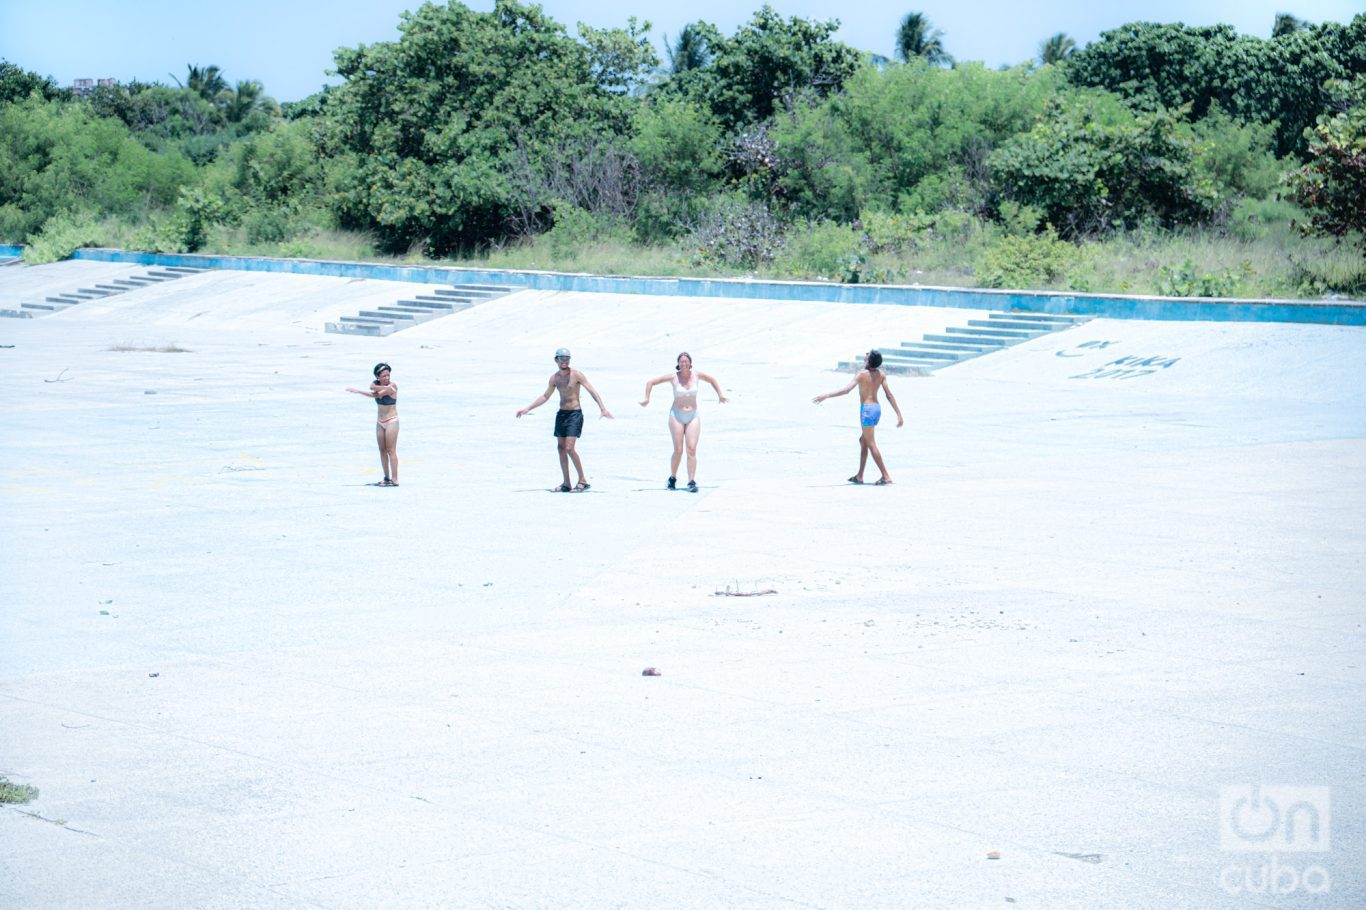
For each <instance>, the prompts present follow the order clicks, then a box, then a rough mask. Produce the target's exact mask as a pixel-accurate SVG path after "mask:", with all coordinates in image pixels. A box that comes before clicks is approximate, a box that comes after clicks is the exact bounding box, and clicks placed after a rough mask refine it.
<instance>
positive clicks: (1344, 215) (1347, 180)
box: [1287, 75, 1366, 256]
mask: <svg viewBox="0 0 1366 910" xmlns="http://www.w3.org/2000/svg"><path fill="white" fill-rule="evenodd" d="M1332 90H1333V91H1334V92H1335V93H1336V94H1337V96H1338V98H1339V100H1340V104H1341V105H1342V107H1343V108H1345V109H1344V110H1342V112H1341V113H1338V114H1336V115H1334V116H1332V117H1328V116H1324V117H1320V118H1319V123H1318V126H1317V127H1316V128H1315V130H1314V138H1313V140H1312V141H1311V142H1310V145H1309V162H1308V163H1307V164H1306V165H1305V166H1304V167H1303V168H1301V169H1300V170H1299V171H1297V172H1295V173H1294V174H1291V175H1290V176H1289V177H1288V180H1287V185H1288V188H1289V196H1290V198H1291V199H1292V200H1293V201H1294V202H1295V203H1297V204H1298V205H1300V206H1301V207H1302V208H1304V209H1305V210H1306V211H1307V212H1309V220H1308V221H1307V222H1306V223H1305V224H1304V225H1303V228H1304V231H1305V233H1307V234H1319V235H1322V236H1327V237H1336V238H1337V239H1339V240H1344V239H1349V240H1350V241H1351V242H1352V243H1353V245H1355V246H1357V247H1358V248H1359V249H1360V251H1361V253H1362V255H1363V256H1366V75H1362V76H1358V77H1357V78H1356V80H1355V81H1354V82H1351V83H1346V82H1338V83H1335V84H1333V86H1332Z"/></svg>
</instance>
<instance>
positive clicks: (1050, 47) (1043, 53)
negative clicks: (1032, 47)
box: [1039, 32, 1077, 66]
mask: <svg viewBox="0 0 1366 910" xmlns="http://www.w3.org/2000/svg"><path fill="white" fill-rule="evenodd" d="M1076 52H1077V42H1075V41H1073V40H1072V39H1071V38H1069V37H1068V36H1067V33H1066V32H1058V33H1057V34H1056V35H1054V36H1053V37H1051V38H1047V39H1045V40H1044V41H1043V42H1042V43H1041V44H1040V45H1039V62H1040V63H1042V64H1043V65H1044V66H1047V65H1048V64H1050V63H1061V62H1063V61H1064V60H1066V59H1067V58H1069V57H1071V56H1072V55H1073V54H1075V53H1076Z"/></svg>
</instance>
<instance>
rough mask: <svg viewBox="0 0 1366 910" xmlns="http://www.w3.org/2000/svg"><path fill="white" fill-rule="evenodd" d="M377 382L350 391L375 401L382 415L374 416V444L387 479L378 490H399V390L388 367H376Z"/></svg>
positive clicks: (381, 482) (379, 364) (387, 365)
mask: <svg viewBox="0 0 1366 910" xmlns="http://www.w3.org/2000/svg"><path fill="white" fill-rule="evenodd" d="M374 372H375V381H374V382H372V383H370V388H369V389H347V390H346V391H348V392H355V393H356V394H357V395H364V396H366V397H367V398H373V399H375V404H377V405H379V413H378V414H377V415H376V416H375V442H377V443H379V466H380V468H382V469H383V470H384V479H383V480H381V481H380V482H379V483H378V484H376V486H380V487H396V486H398V386H396V385H394V381H393V379H392V378H390V372H391V368H390V366H389V364H387V363H377V364H375V370H374Z"/></svg>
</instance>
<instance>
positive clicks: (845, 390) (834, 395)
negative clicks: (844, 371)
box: [811, 376, 858, 404]
mask: <svg viewBox="0 0 1366 910" xmlns="http://www.w3.org/2000/svg"><path fill="white" fill-rule="evenodd" d="M856 385H858V377H857V376H855V377H854V378H853V379H851V380H849V384H848V385H847V386H845V387H844V388H842V389H840V390H839V391H838V392H826V393H825V394H824V395H817V396H816V397H815V398H813V399H811V401H812V402H813V403H815V404H820V403H821V402H822V401H824V400H825V399H827V398H838V397H839V396H841V395H848V394H849V393H850V391H852V390H853V388H854V386H856Z"/></svg>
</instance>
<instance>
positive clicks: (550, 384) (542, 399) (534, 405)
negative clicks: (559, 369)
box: [517, 382, 555, 417]
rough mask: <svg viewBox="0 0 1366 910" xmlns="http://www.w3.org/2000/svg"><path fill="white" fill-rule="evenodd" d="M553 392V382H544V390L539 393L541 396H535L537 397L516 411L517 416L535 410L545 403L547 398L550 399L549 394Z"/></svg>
mask: <svg viewBox="0 0 1366 910" xmlns="http://www.w3.org/2000/svg"><path fill="white" fill-rule="evenodd" d="M554 392H555V383H553V382H548V383H546V385H545V391H544V392H542V393H541V397H540V398H537V399H536V400H535V401H533V402H532V403H531V404H529V405H527V406H526V407H524V408H522V409H521V410H520V411H518V412H517V416H518V417H521V416H523V415H525V414H530V413H531V412H532V411H534V410H536V409H537V408H539V407H540V406H541V405H543V404H545V403H546V402H547V401H549V400H550V396H551V395H552V394H554Z"/></svg>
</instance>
